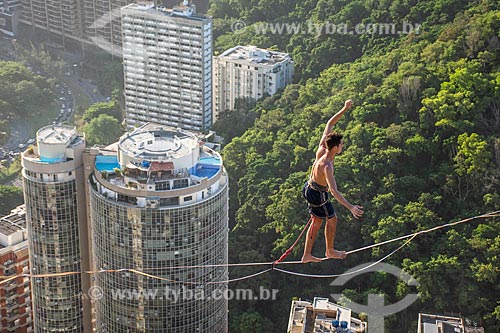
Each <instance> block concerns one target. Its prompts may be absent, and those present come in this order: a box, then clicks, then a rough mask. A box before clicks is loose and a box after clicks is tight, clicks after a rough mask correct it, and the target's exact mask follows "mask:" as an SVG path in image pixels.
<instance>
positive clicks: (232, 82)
mask: <svg viewBox="0 0 500 333" xmlns="http://www.w3.org/2000/svg"><path fill="white" fill-rule="evenodd" d="M213 67H214V70H213V72H214V77H213V82H214V117H215V118H217V117H218V115H219V113H221V112H224V111H228V110H234V108H235V102H236V101H237V100H238V99H250V100H254V101H256V100H259V99H261V98H262V97H265V96H272V95H274V94H276V93H277V92H278V91H280V90H282V89H284V88H285V87H286V86H287V85H288V84H290V83H292V77H293V68H294V67H293V61H292V59H291V58H290V56H289V55H288V54H287V53H282V52H276V51H269V50H265V49H259V48H257V47H255V46H236V47H233V48H231V49H229V50H227V51H225V52H224V53H222V54H221V55H219V56H217V57H214V66H213Z"/></svg>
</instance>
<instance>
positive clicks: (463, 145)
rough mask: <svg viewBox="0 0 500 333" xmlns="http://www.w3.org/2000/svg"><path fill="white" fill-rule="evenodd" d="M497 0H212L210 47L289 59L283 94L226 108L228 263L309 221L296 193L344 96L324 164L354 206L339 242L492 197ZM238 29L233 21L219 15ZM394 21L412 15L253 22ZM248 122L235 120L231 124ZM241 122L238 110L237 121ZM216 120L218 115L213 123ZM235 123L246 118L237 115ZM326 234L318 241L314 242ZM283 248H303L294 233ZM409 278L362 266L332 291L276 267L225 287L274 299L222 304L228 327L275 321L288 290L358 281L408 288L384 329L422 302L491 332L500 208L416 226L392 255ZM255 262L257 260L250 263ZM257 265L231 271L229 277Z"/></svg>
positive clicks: (474, 208)
mask: <svg viewBox="0 0 500 333" xmlns="http://www.w3.org/2000/svg"><path fill="white" fill-rule="evenodd" d="M499 6H500V3H499V2H495V1H473V2H468V1H457V0H438V1H418V2H417V1H411V0H410V1H408V0H396V1H371V0H358V1H330V0H319V1H310V0H305V1H300V2H299V1H289V0H279V1H278V0H276V1H263V0H260V1H259V0H252V1H243V0H236V1H235V0H219V1H216V2H213V3H212V5H211V8H210V9H209V12H210V13H211V14H212V15H214V18H215V24H216V28H217V35H218V39H217V41H216V48H217V49H218V50H219V51H222V50H224V49H225V48H227V47H230V46H234V45H235V44H254V45H257V46H260V47H275V48H277V49H280V50H285V51H287V52H289V53H290V54H291V56H292V58H293V59H294V61H295V63H296V68H297V70H296V79H295V81H296V84H292V85H289V86H288V87H287V88H286V89H285V91H284V92H283V93H281V94H280V95H279V96H274V97H271V98H267V99H266V100H263V101H260V102H259V103H257V106H256V107H255V108H254V109H253V110H251V111H248V110H243V111H241V110H236V111H234V112H235V113H234V114H233V115H228V116H227V117H226V118H225V121H226V122H227V124H231V121H228V119H238V122H236V123H234V122H233V123H232V124H233V126H232V127H231V129H230V130H229V129H227V130H228V132H231V136H233V135H234V133H235V127H236V128H237V127H238V124H240V125H239V126H240V128H239V129H238V130H239V132H238V134H239V133H241V135H239V136H236V137H235V138H234V139H232V140H231V142H230V143H228V144H227V145H226V146H225V148H224V150H223V155H224V162H225V166H226V168H227V170H228V173H229V175H230V177H231V184H230V185H231V194H230V195H231V198H230V208H231V212H230V217H231V220H230V223H231V227H232V231H231V233H230V252H229V253H230V262H261V261H268V260H272V259H274V258H277V257H279V255H280V254H281V253H282V252H284V251H285V250H286V249H287V248H288V247H289V246H290V245H291V244H292V243H293V241H294V240H295V238H296V237H297V236H298V235H299V233H300V231H301V230H302V228H303V227H304V225H305V223H306V222H307V219H308V216H307V212H306V209H305V202H304V201H303V199H302V198H301V194H300V190H301V187H302V185H303V183H304V182H305V180H306V179H307V177H308V172H309V170H310V166H311V164H312V161H313V160H314V151H315V149H316V147H317V144H318V142H319V139H320V136H321V133H322V131H323V129H324V124H325V123H326V121H327V120H328V119H329V118H330V117H331V116H332V115H333V114H334V113H335V112H337V111H338V110H339V109H340V108H341V107H342V106H343V102H344V100H345V99H349V98H350V99H352V100H353V101H354V105H355V107H354V109H353V110H351V111H349V112H348V113H347V114H346V115H345V116H344V117H343V118H342V119H341V121H340V122H339V123H338V124H337V128H336V129H337V130H339V131H341V132H342V133H343V134H344V135H345V142H346V145H345V147H344V152H343V153H342V154H341V155H339V156H338V157H336V159H335V177H336V180H337V183H338V185H339V189H340V191H341V192H342V193H343V194H344V195H345V196H346V198H348V200H349V201H350V202H353V203H356V204H360V205H362V206H364V207H365V216H364V218H363V219H362V220H355V219H354V218H353V217H352V216H350V213H349V212H348V211H347V210H346V209H344V208H343V207H341V206H340V205H339V204H336V205H335V207H336V209H337V214H338V216H339V225H338V228H337V237H336V247H337V248H339V249H342V250H350V249H355V248H358V247H361V246H364V245H367V244H372V243H374V242H380V241H384V240H388V239H391V238H394V237H398V236H401V235H405V234H408V233H412V232H414V231H418V230H423V229H428V228H430V227H433V226H436V225H440V224H443V223H447V222H449V221H456V220H459V219H462V218H465V217H469V216H474V215H477V214H480V213H485V212H489V211H494V210H499V209H500V194H499V193H500V178H499V176H500V73H499V64H500V39H499V32H500V10H499V9H500V7H499ZM235 19H241V20H243V21H245V22H246V24H247V25H248V26H249V28H247V29H246V30H245V31H244V32H243V33H232V32H231V31H230V26H231V22H232V21H234V20H235ZM308 20H313V22H316V23H321V22H325V21H330V22H348V23H349V25H351V26H353V25H355V24H357V23H361V22H395V23H397V24H401V23H402V22H403V21H406V22H413V23H419V24H421V25H422V27H421V30H420V33H419V34H409V35H377V34H373V35H368V34H360V35H356V34H353V35H350V34H349V35H342V34H332V35H322V36H319V37H317V36H314V35H308V34H298V35H286V34H283V35H278V34H269V35H258V34H255V33H253V32H252V24H257V23H258V22H286V21H289V22H291V21H296V22H307V21H308ZM243 120H247V121H243ZM248 120H250V121H248ZM222 124H223V123H222V122H221V123H219V124H217V125H216V128H218V129H222V131H223V132H224V128H227V127H225V126H222ZM241 124H243V125H241ZM322 238H323V236H322V233H320V234H319V236H318V240H317V242H316V244H315V253H316V254H317V255H318V256H321V255H322V253H323V251H324V241H323V239H322ZM299 244H300V245H299V246H298V247H297V248H296V249H295V250H294V252H293V253H292V256H291V257H293V259H299V258H300V256H301V251H302V250H303V242H301V243H299ZM398 245H399V244H392V245H388V246H386V247H382V248H376V249H374V250H373V251H365V252H361V253H358V254H354V255H352V256H349V257H348V258H347V259H346V260H344V261H328V262H323V263H321V264H308V265H304V266H301V267H293V268H292V269H295V270H298V271H301V272H309V273H313V274H336V273H342V272H344V271H346V270H347V269H349V268H352V267H354V266H356V265H358V264H361V263H366V262H369V261H374V260H376V259H379V258H381V257H382V256H383V255H384V254H387V253H389V252H390V251H392V250H393V249H395V248H396V247H397V246H398ZM387 262H389V263H391V264H393V265H395V266H398V267H401V268H403V269H404V270H405V271H407V272H408V273H410V274H411V275H412V276H413V277H414V278H416V279H417V281H418V282H419V284H420V285H419V286H418V287H417V288H413V287H408V286H407V285H405V284H404V283H403V282H401V281H398V280H397V279H396V278H395V277H393V276H388V275H384V274H366V275H363V276H360V277H357V278H356V279H353V280H352V281H351V282H350V283H349V284H347V285H346V286H345V287H344V289H343V290H339V289H338V288H337V289H335V288H334V287H332V286H330V285H329V284H330V283H331V282H332V280H333V279H307V278H301V277H292V276H287V275H283V274H279V273H277V272H272V273H268V274H265V275H261V276H259V277H257V278H255V279H251V280H247V281H243V282H240V283H237V284H233V285H231V287H232V288H252V289H255V290H258V286H259V285H262V286H266V287H268V288H276V289H279V290H280V291H279V293H278V299H277V300H276V301H240V302H236V301H233V302H232V303H231V306H230V309H231V312H230V325H231V327H230V330H231V332H256V331H257V332H284V331H286V323H287V321H288V314H289V309H290V302H291V299H292V297H301V298H309V299H312V298H313V297H315V296H323V297H328V296H329V295H330V294H332V293H339V292H343V293H344V294H345V295H348V296H349V297H351V298H352V299H353V300H354V301H357V302H361V303H363V302H364V303H365V304H366V296H367V294H370V293H383V294H385V303H386V304H390V303H395V302H396V301H398V300H400V299H401V298H403V297H404V295H405V294H407V293H409V292H419V294H420V297H419V299H418V301H417V302H415V303H414V304H413V305H412V306H411V307H409V308H407V309H406V310H404V311H403V312H400V313H398V314H396V315H393V316H391V317H389V318H386V331H387V332H415V331H416V321H417V318H418V312H426V313H436V314H444V313H455V314H461V315H463V316H466V317H468V318H470V319H471V320H473V321H476V322H477V323H481V324H483V325H484V327H485V328H486V331H487V332H498V330H500V268H499V267H500V220H499V219H498V218H497V219H496V220H495V219H490V220H487V221H485V220H483V221H474V222H471V223H469V224H466V225H461V226H458V227H454V228H451V229H444V230H440V231H437V232H435V233H432V234H426V235H423V236H419V237H417V238H416V239H415V240H413V241H412V243H411V244H410V245H409V246H407V247H405V248H404V249H403V250H402V251H400V252H398V253H396V254H395V255H394V256H392V257H390V259H388V261H387ZM257 269H258V268H257ZM255 270H256V269H251V268H238V269H232V270H231V275H232V276H233V277H236V276H240V275H244V274H248V273H251V272H254V271H255Z"/></svg>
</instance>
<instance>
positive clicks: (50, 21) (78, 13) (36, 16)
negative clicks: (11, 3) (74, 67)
mask: <svg viewBox="0 0 500 333" xmlns="http://www.w3.org/2000/svg"><path fill="white" fill-rule="evenodd" d="M22 2H23V21H24V22H25V23H27V24H29V25H31V26H32V27H33V28H36V29H42V30H45V31H47V32H51V33H54V34H56V35H59V36H61V37H62V41H63V43H64V40H65V38H73V39H79V38H81V37H82V33H83V29H82V22H83V20H82V17H83V16H82V3H81V0H22Z"/></svg>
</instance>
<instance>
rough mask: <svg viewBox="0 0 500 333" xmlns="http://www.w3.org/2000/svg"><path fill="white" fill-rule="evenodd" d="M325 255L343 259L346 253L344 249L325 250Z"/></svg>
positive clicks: (330, 257)
mask: <svg viewBox="0 0 500 333" xmlns="http://www.w3.org/2000/svg"><path fill="white" fill-rule="evenodd" d="M325 256H326V257H327V258H328V259H344V258H345V257H347V253H346V252H345V251H338V250H327V251H326V252H325Z"/></svg>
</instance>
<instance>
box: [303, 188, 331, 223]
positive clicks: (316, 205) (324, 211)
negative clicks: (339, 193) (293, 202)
mask: <svg viewBox="0 0 500 333" xmlns="http://www.w3.org/2000/svg"><path fill="white" fill-rule="evenodd" d="M302 195H303V196H304V198H305V199H306V201H307V208H308V210H309V214H311V215H313V216H316V217H319V218H322V219H324V218H327V219H329V218H332V217H334V216H335V210H334V209H333V205H332V203H331V202H330V200H329V196H328V191H319V190H317V189H315V188H314V187H313V186H311V185H310V184H309V183H308V182H306V183H305V184H304V188H303V189H302Z"/></svg>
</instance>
